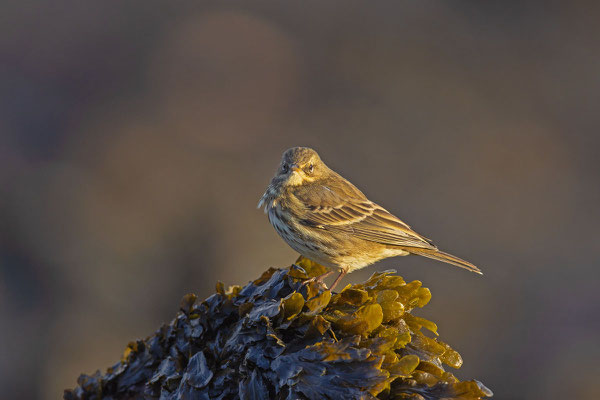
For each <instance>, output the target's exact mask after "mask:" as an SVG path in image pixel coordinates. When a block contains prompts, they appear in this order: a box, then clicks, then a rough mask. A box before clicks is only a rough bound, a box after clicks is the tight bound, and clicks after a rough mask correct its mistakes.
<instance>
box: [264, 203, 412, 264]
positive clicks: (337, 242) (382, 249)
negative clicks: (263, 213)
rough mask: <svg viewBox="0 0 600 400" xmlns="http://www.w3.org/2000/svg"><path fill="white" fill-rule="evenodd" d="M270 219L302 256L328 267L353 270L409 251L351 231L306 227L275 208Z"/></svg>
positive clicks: (280, 234)
mask: <svg viewBox="0 0 600 400" xmlns="http://www.w3.org/2000/svg"><path fill="white" fill-rule="evenodd" d="M269 220H270V222H271V224H272V225H273V227H274V228H275V230H276V231H277V233H278V234H279V236H281V238H282V239H283V240H284V241H285V242H286V243H287V244H288V245H289V246H290V247H291V248H292V249H294V250H295V251H297V252H298V253H300V254H301V255H302V256H304V257H306V258H308V259H310V260H312V261H314V262H317V263H319V264H321V265H323V266H325V267H329V268H334V269H344V270H346V271H347V272H351V271H354V270H357V269H360V268H364V267H366V266H368V265H371V264H373V263H375V262H377V261H379V260H382V259H384V258H388V257H394V256H399V255H406V254H408V253H407V252H405V251H402V250H399V249H391V248H388V247H386V246H384V245H380V244H377V243H374V242H366V241H364V240H362V239H358V238H355V237H352V236H351V235H336V234H333V233H332V232H328V231H324V230H320V229H318V228H312V227H306V226H304V225H302V224H300V223H297V222H295V221H292V220H286V219H284V218H282V215H281V214H280V213H279V212H278V211H276V210H272V211H270V212H269Z"/></svg>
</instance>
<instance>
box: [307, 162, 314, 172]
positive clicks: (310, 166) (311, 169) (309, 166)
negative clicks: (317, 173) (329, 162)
mask: <svg viewBox="0 0 600 400" xmlns="http://www.w3.org/2000/svg"><path fill="white" fill-rule="evenodd" d="M314 170H315V166H314V165H313V164H309V165H308V172H310V173H311V174H312V173H313V171H314Z"/></svg>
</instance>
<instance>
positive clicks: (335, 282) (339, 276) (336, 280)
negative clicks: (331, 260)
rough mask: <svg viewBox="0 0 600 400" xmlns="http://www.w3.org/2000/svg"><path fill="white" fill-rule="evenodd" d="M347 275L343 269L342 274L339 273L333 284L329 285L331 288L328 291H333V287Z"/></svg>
mask: <svg viewBox="0 0 600 400" xmlns="http://www.w3.org/2000/svg"><path fill="white" fill-rule="evenodd" d="M347 273H348V271H346V270H345V269H343V270H342V272H340V274H339V275H338V277H337V278H335V281H333V284H332V285H331V287H330V288H329V290H333V288H334V287H335V285H337V284H338V283H339V282H340V281H341V280H342V278H343V277H344V276H345V275H346V274H347Z"/></svg>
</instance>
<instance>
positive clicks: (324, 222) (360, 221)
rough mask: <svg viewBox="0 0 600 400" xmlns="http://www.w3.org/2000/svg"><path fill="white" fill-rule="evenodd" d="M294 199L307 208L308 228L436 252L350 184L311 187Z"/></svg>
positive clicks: (432, 246)
mask: <svg viewBox="0 0 600 400" xmlns="http://www.w3.org/2000/svg"><path fill="white" fill-rule="evenodd" d="M330 186H331V185H330ZM294 195H295V197H296V198H297V199H298V200H299V201H300V202H301V203H302V205H303V206H304V210H303V212H301V213H300V214H301V215H299V217H300V220H301V221H302V222H303V223H304V224H306V225H309V226H313V227H316V228H320V229H325V230H329V231H338V232H345V233H348V234H350V235H352V236H355V237H358V238H361V239H363V240H368V241H371V242H376V243H381V244H387V245H393V246H407V247H420V248H426V249H436V247H435V246H434V245H433V244H432V243H431V241H430V240H429V239H427V238H425V237H423V236H421V235H419V234H418V233H416V232H415V231H413V230H412V229H411V228H410V226H408V225H407V224H406V223H404V222H402V221H401V220H400V219H399V218H397V217H396V216H394V215H392V214H391V213H390V212H388V211H387V210H386V209H384V208H383V207H381V206H379V205H378V204H375V203H373V202H372V201H370V200H369V199H367V198H366V197H365V196H364V195H363V194H362V193H361V192H360V191H359V190H358V189H357V188H356V187H354V186H353V185H352V184H350V183H349V182H347V181H344V182H343V183H337V186H336V187H329V186H325V185H317V184H314V185H308V186H306V187H303V188H302V189H298V190H297V191H296V192H295V193H294Z"/></svg>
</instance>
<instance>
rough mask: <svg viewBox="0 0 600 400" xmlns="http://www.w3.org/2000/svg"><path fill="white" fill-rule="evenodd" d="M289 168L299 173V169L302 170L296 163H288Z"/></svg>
mask: <svg viewBox="0 0 600 400" xmlns="http://www.w3.org/2000/svg"><path fill="white" fill-rule="evenodd" d="M290 169H291V170H292V172H298V173H300V171H302V170H301V169H300V167H298V166H297V165H296V164H292V165H290Z"/></svg>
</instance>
